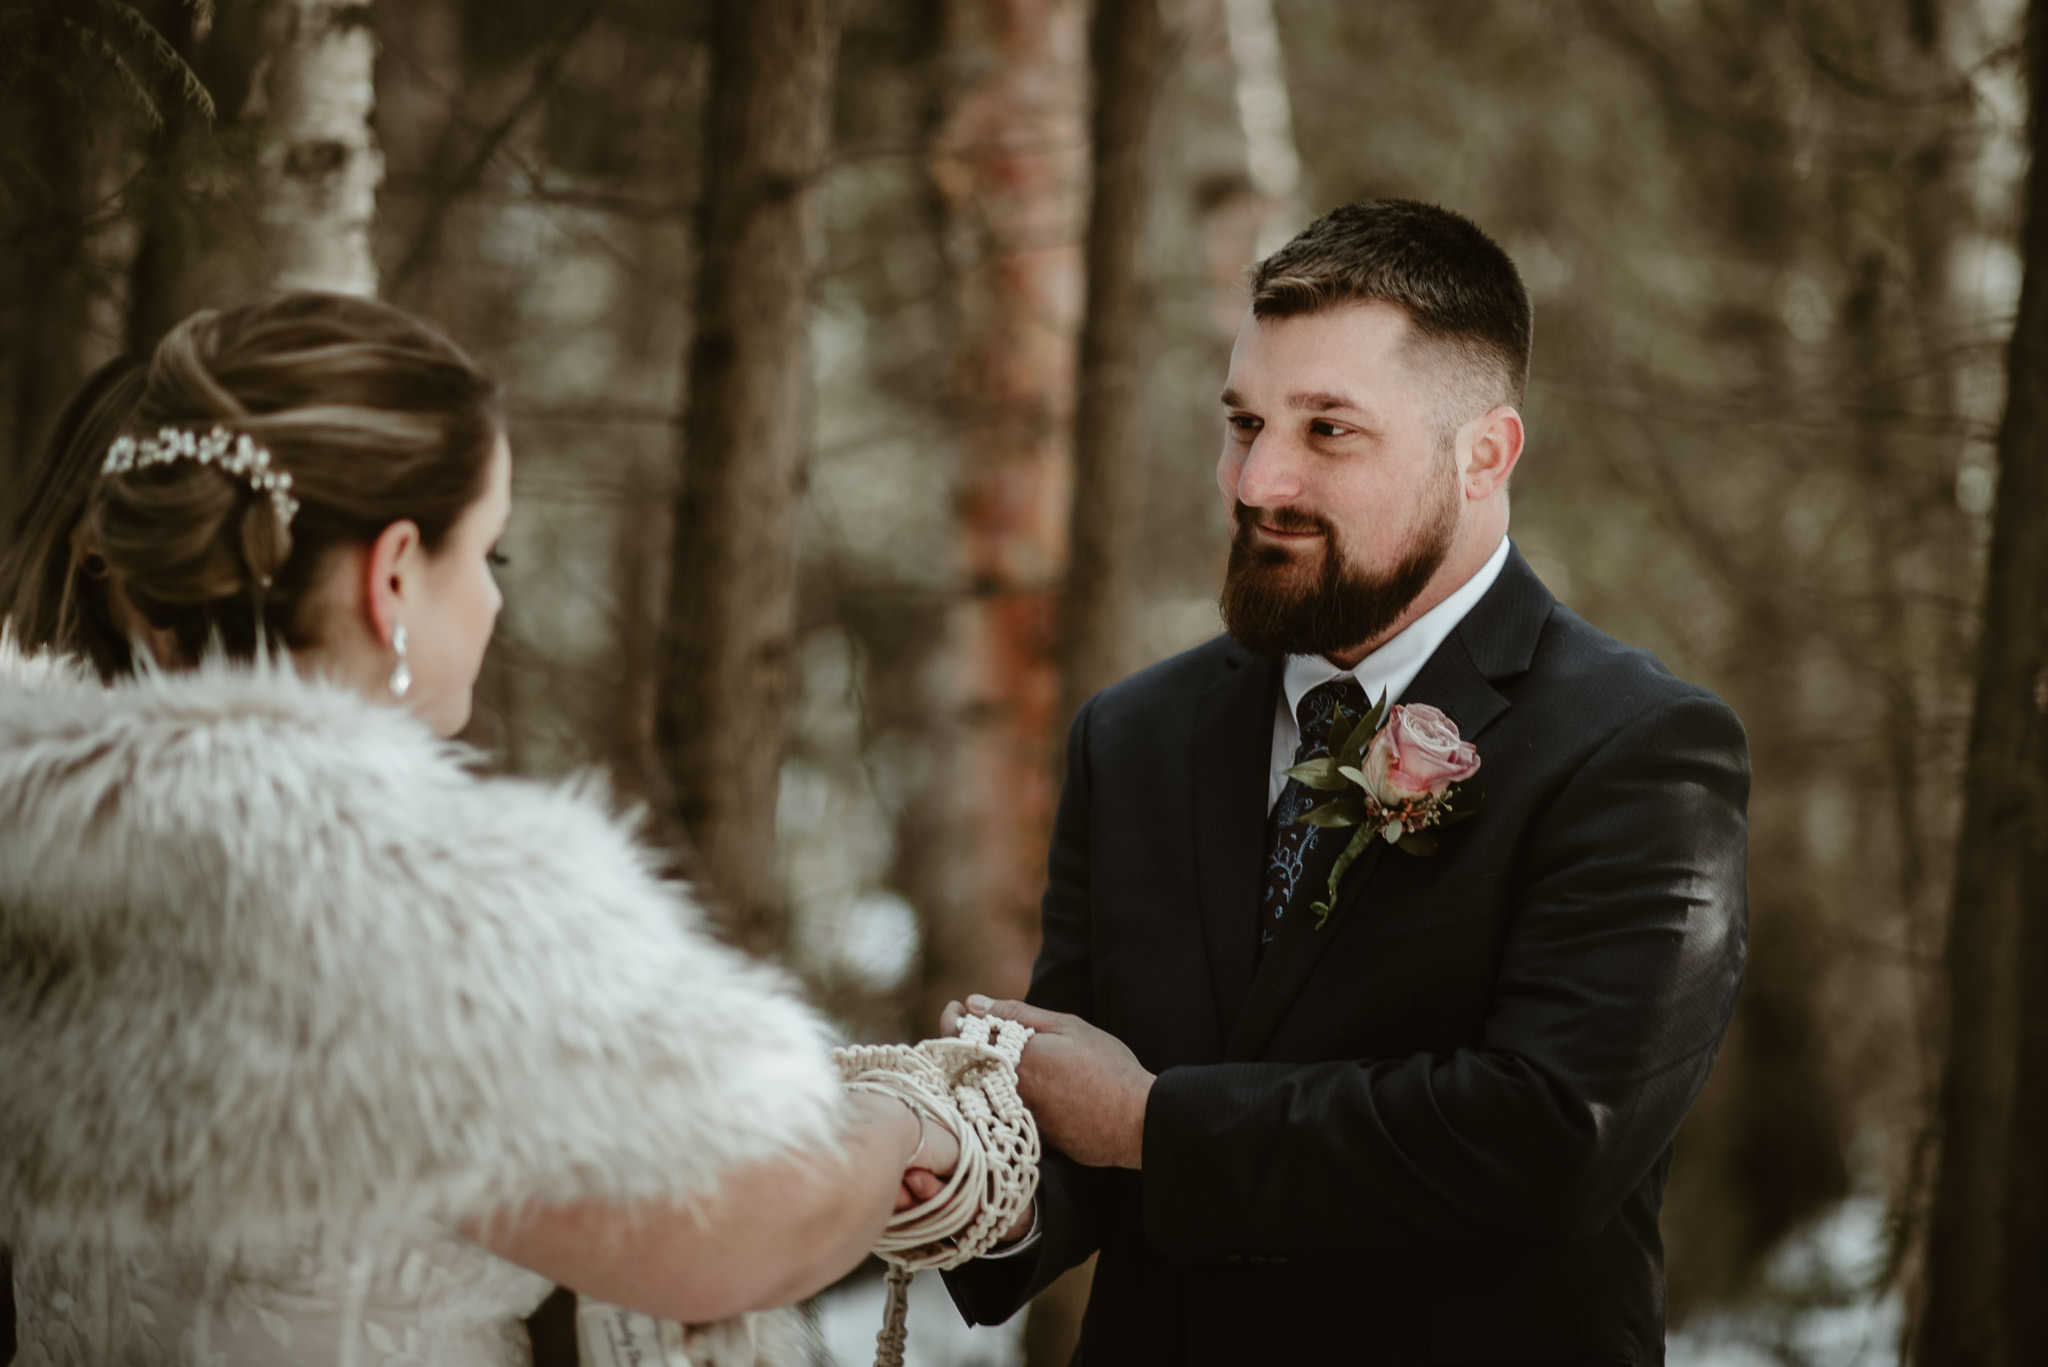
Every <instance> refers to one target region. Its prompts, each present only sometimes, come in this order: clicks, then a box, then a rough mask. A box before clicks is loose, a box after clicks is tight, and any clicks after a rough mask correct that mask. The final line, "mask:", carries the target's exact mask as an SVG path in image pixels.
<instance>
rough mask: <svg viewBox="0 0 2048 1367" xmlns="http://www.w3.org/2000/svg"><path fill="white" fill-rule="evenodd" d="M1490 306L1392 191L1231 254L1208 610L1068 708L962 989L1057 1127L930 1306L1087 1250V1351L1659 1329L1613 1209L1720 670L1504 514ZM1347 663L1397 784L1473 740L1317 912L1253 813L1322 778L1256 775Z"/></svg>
mask: <svg viewBox="0 0 2048 1367" xmlns="http://www.w3.org/2000/svg"><path fill="white" fill-rule="evenodd" d="M1529 331H1530V320H1529V304H1528V297H1527V295H1526V293H1525V292H1524V290H1523V288H1522V283H1521V280H1520V278H1519V277H1518V276H1517V274H1516V272H1515V268H1514V266H1513V265H1512V263H1511V262H1510V261H1509V260H1508V258H1507V256H1506V255H1505V254H1504V253H1503V252H1502V251H1501V250H1500V248H1499V247H1498V246H1496V245H1495V244H1494V243H1493V242H1492V241H1491V240H1490V239H1489V238H1488V237H1487V236H1486V235H1485V234H1484V233H1483V232H1481V231H1480V230H1479V229H1478V228H1477V227H1475V226H1474V225H1473V224H1471V223H1469V222H1467V221H1466V220H1465V219H1463V218H1460V217H1459V216H1457V215H1455V214H1452V213H1449V212H1446V211H1445V210H1442V209H1438V208H1433V207H1430V206H1427V205H1422V204H1415V203H1409V202H1405V201H1399V200H1381V201H1374V202H1369V203H1364V204H1356V205H1351V206H1349V207H1346V208H1343V209H1339V210H1337V211H1336V212H1334V213H1332V214H1330V215H1328V216H1327V217H1325V218H1323V219H1321V220H1320V221H1318V222H1316V223H1314V224H1312V225H1311V226H1310V227H1309V228H1307V229H1306V230H1305V231H1304V232H1302V234H1301V235H1300V236H1299V237H1297V238H1295V239H1294V240H1293V241H1292V242H1290V243H1289V244H1287V245H1286V246H1285V247H1283V248H1281V249H1280V251H1278V252H1276V253H1275V254H1274V255H1273V256H1271V257H1269V258H1268V259H1267V260H1266V261H1265V262H1263V263H1262V264H1261V265H1260V266H1259V267H1258V268H1257V271H1256V273H1255V276H1254V280H1253V297H1252V307H1251V312H1250V315H1249V316H1248V317H1247V318H1246V320H1245V323H1244V325H1243V327H1242V328H1241V329H1240V331H1239V334H1238V339H1237V345H1236V349H1235V351H1234V353H1233V355H1232V357H1231V365H1230V377H1229V382H1228V384H1227V386H1226V387H1225V389H1224V391H1223V395H1222V414H1221V417H1222V427H1223V453H1222V458H1221V461H1220V462H1219V465H1218V468H1217V481H1218V483H1219V485H1220V486H1221V489H1222V494H1223V498H1224V501H1225V503H1226V505H1227V506H1229V507H1230V508H1231V509H1232V516H1233V520H1234V526H1235V537H1234V540H1233V542H1232V546H1231V554H1230V563H1229V570H1228V574H1227V581H1226V585H1225V588H1224V592H1223V614H1224V620H1225V623H1226V625H1227V626H1228V627H1229V630H1230V634H1229V635H1228V636H1225V637H1221V638H1218V639H1217V640H1214V641H1211V642H1210V643H1209V644H1207V645H1204V646H1200V647H1197V648H1196V649H1194V650H1191V651H1189V652H1187V653H1186V654H1184V655H1180V656H1177V657H1175V658H1173V659H1171V660H1168V661H1166V662H1164V663H1163V664H1159V665H1156V666H1154V667H1153V668H1151V669H1149V670H1146V671H1145V672H1144V673H1141V674H1139V675H1137V676H1135V677H1134V678H1131V679H1128V680H1126V681H1125V682H1123V683H1121V684H1118V685H1117V686H1115V687H1113V688H1110V689H1108V690H1106V691H1104V692H1103V693H1101V694H1099V695H1098V696H1096V697H1095V698H1094V699H1093V700H1092V701H1090V702H1089V703H1088V705H1087V706H1086V707H1084V708H1083V709H1082V710H1081V713H1080V715H1079V716H1078V717H1077V718H1076V720H1075V722H1074V727H1073V732H1072V737H1071V740H1070V742H1069V746H1068V755H1067V777H1066V792H1065V795H1064V797H1063V799H1062V801H1061V805H1060V812H1059V819H1058V823H1057V828H1056V830H1055V833H1054V837H1053V847H1052V858H1051V877H1050V885H1049V887H1048V888H1047V891H1046V894H1045V901H1044V912H1043V917H1044V949H1043V951H1042V953H1041V954H1040V956H1039V959H1038V964H1037V968H1036V970H1035V972H1034V973H1033V975H1032V983H1031V991H1030V994H1029V1005H1025V1004H1023V1003H1015V1002H994V1003H990V1002H988V1001H986V1000H985V999H981V998H974V999H970V1002H969V1003H968V1008H969V1009H972V1010H977V1011H980V1010H993V1011H995V1012H996V1013H998V1014H1001V1015H1006V1016H1014V1017H1016V1018H1017V1019H1020V1020H1023V1021H1024V1022H1026V1023H1027V1024H1030V1025H1032V1026H1034V1027H1036V1028H1037V1029H1038V1031H1039V1032H1040V1033H1039V1034H1038V1035H1037V1036H1036V1037H1035V1038H1034V1039H1033V1041H1032V1043H1031V1045H1030V1047H1029V1049H1028V1051H1027V1052H1026V1054H1025V1056H1024V1062H1023V1066H1022V1068H1021V1069H1020V1073H1019V1078H1020V1084H1021V1087H1022V1089H1023V1091H1024V1095H1025V1099H1026V1100H1027V1101H1028V1102H1029V1103H1030V1105H1031V1107H1032V1109H1033V1111H1034V1112H1035V1113H1036V1114H1037V1116H1038V1119H1039V1124H1040V1127H1041V1130H1042V1133H1043V1136H1044V1138H1045V1140H1046V1142H1047V1145H1048V1148H1049V1150H1057V1152H1054V1153H1051V1155H1050V1156H1049V1157H1048V1158H1047V1159H1046V1160H1045V1162H1044V1164H1043V1166H1042V1168H1041V1179H1042V1181H1041V1186H1040V1192H1039V1202H1038V1209H1037V1212H1036V1220H1035V1225H1034V1227H1033V1228H1032V1229H1031V1230H1030V1232H1028V1233H1026V1232H1025V1231H1024V1230H1023V1229H1021V1228H1020V1229H1019V1230H1017V1231H1014V1232H1015V1233H1016V1234H1018V1235H1020V1236H1022V1237H1021V1238H1020V1239H1019V1240H1018V1241H1017V1242H1016V1243H1014V1244H1012V1245H1011V1246H1010V1247H1008V1248H1005V1249H1000V1250H998V1253H999V1254H1001V1255H1003V1256H1000V1257H996V1258H989V1259H984V1260H979V1261H977V1262H974V1263H971V1264H969V1265H968V1266H967V1267H964V1268H962V1269H960V1270H958V1271H956V1272H954V1273H951V1274H949V1275H948V1283H949V1285H950V1287H951V1289H952V1293H953V1296H954V1299H955V1301H956V1302H957V1303H958V1304H959V1306H960V1308H961V1310H962V1312H963V1313H964V1314H965V1315H966V1316H967V1318H968V1319H969V1320H970V1321H971V1322H976V1323H993V1322H997V1321H1001V1320H1004V1319H1007V1318H1008V1317H1009V1316H1011V1315H1012V1314H1014V1313H1015V1312H1016V1311H1017V1309H1018V1308H1019V1307H1020V1306H1022V1305H1023V1304H1024V1303H1025V1302H1026V1301H1028V1300H1029V1299H1030V1298H1031V1297H1032V1296H1034V1295H1035V1294H1037V1293H1038V1292H1039V1291H1040V1290H1042V1289H1043V1288H1044V1287H1045V1286H1046V1285H1047V1284H1048V1283H1049V1282H1050V1281H1051V1280H1052V1279H1053V1278H1054V1277H1056V1276H1057V1275H1059V1273H1061V1272H1062V1271H1064V1270H1065V1269H1067V1268H1069V1267H1072V1266H1074V1265H1075V1264H1076V1263H1079V1262H1081V1261H1082V1260H1083V1259H1084V1258H1086V1257H1087V1256H1088V1255H1089V1254H1091V1253H1095V1252H1097V1251H1099V1252H1100V1254H1101V1258H1100V1261H1099V1262H1098V1264H1097V1266H1096V1270H1095V1279H1094V1292H1093V1298H1092V1300H1091V1301H1090V1303H1089V1306H1088V1312H1087V1316H1086V1319H1085V1321H1084V1324H1083V1327H1082V1332H1081V1347H1080V1353H1079V1357H1078V1359H1077V1360H1080V1361H1084V1362H1086V1363H1087V1364H1089V1367H1105V1365H1107V1367H1125V1365H1126V1364H1143V1363H1174V1364H1177V1363H1202V1364H1208V1363H1215V1364H1224V1363H1229V1364H1244V1363H1296V1362H1299V1363H1339V1362H1341V1363H1352V1362H1358V1363H1374V1364H1390V1365H1392V1367H1400V1365H1401V1364H1421V1363H1491V1364H1503V1363H1528V1364H1536V1363H1543V1364H1550V1365H1551V1367H1562V1365H1563V1364H1588V1365H1590V1364H1648V1363H1661V1362H1662V1361H1663V1353H1664V1254H1663V1245H1662V1243H1661V1241H1660V1239H1659V1237H1658V1230H1657V1212H1658V1206H1659V1204H1660V1201H1661V1199H1662V1195H1663V1190H1664V1180H1665V1175H1666V1172H1667V1171H1668V1169H1669V1166H1670V1161H1671V1143H1672V1135H1673V1134H1674V1133H1675V1132H1676V1130H1677V1129H1678V1124H1679V1121H1680V1120H1681V1119H1683V1118H1684V1116H1685V1112H1686V1108H1687V1107H1688V1106H1689V1105H1690V1104H1691V1102H1692V1099H1693V1097H1694V1096H1695V1095H1696V1094H1697V1093H1698V1091H1699V1089H1700V1085H1701V1084H1702V1083H1703V1082H1704V1081H1705V1079H1706V1076H1707V1071H1708V1069H1709V1067H1710V1066H1711V1065H1712V1063H1713V1060H1714V1054H1715V1051H1716V1049H1717V1048H1718V1047H1719V1045H1720V1042H1721V1037H1722V1033H1723V1032H1724V1030H1725V1029H1726V1028H1727V1025H1728V1019H1729V1014H1730V1012H1731V1011H1732V1009H1733V1008H1734V1004H1735V996H1736V990H1737V986H1738V984H1739V982H1740V979H1741V975H1742V963H1743V949H1744V934H1745V907H1744V884H1743V858H1744V848H1743V847H1744V815H1743V811H1744V803H1745V801H1746V798H1747V794H1748V787H1749V766H1748V760H1747V755H1746V751H1745V747H1744V741H1743V734H1742V729H1741V726H1740V725H1739V723H1738V722H1737V721H1736V719H1735V717H1734V715H1733V714H1732V713H1731V712H1730V711H1729V710H1728V708H1727V707H1725V706H1724V705H1723V704H1722V703H1720V702H1719V701H1718V700H1717V699H1715V698H1714V697H1713V696H1712V695H1710V694H1708V693H1706V692H1704V691H1703V690H1701V689H1699V688H1696V687H1694V686H1692V685H1690V684H1687V683H1684V682H1682V681H1680V680H1678V679H1675V678H1673V677H1672V676H1671V675H1670V674H1669V673H1667V672H1665V670H1664V669H1663V668H1662V667H1661V666H1660V665H1659V664H1658V663H1657V662H1656V660H1654V659H1652V658H1651V657H1650V656H1649V655H1647V654H1645V653H1644V652H1642V651H1640V650H1635V649H1632V648H1630V647H1628V646H1624V645H1622V644H1620V643H1618V642H1616V641H1614V640H1612V639H1611V638H1609V637H1607V636H1605V635H1603V634H1601V633H1600V632H1599V631H1597V630H1595V629H1594V628H1593V627H1591V626H1589V625H1587V624H1586V623H1585V622H1584V621H1583V620H1581V619H1580V618H1579V617H1577V616H1576V615H1574V614H1573V613H1572V612H1571V611H1570V610H1569V609H1567V608H1565V607H1563V606H1561V605H1560V604H1559V603H1558V602H1557V601H1556V600H1555V599H1554V598H1552V597H1551V595H1550V593H1549V591H1548V590H1546V589H1545V588H1544V586H1543V584H1542V583H1541V582H1540V581H1539V580H1538V579H1537V578H1536V576H1535V574H1534V573H1532V572H1531V571H1530V569H1529V566H1528V564H1527V563H1526V562H1525V561H1524V560H1523V559H1522V557H1521V556H1520V555H1519V554H1518V553H1517V552H1516V551H1515V549H1514V547H1513V546H1512V545H1511V544H1510V543H1509V541H1508V540H1507V527H1508V480H1509V476H1510V475H1511V474H1512V473H1513V471H1514V469H1515V464H1516V461H1517V460H1518V459H1519V458H1520V456H1521V454H1522V439H1523V433H1522V418H1521V414H1520V412H1519V408H1520V404H1521V401H1522V390H1523V384H1524V380H1525V377H1526V375H1527V370H1528V358H1529ZM1382 696H1385V697H1386V698H1387V699H1389V700H1390V702H1393V703H1400V704H1405V705H1408V706H1410V707H1415V706H1416V705H1421V704H1427V705H1428V706H1429V707H1432V708H1437V709H1441V712H1442V714H1443V716H1444V717H1446V718H1448V723H1449V724H1453V725H1455V726H1456V728H1457V731H1458V733H1459V736H1458V737H1455V738H1454V737H1451V736H1450V735H1449V734H1448V733H1447V732H1445V731H1444V730H1443V729H1442V724H1441V723H1437V724H1434V725H1433V724H1432V720H1433V719H1432V717H1431V714H1430V713H1428V712H1427V711H1422V710H1417V711H1414V712H1409V711H1406V710H1404V711H1403V712H1402V713H1400V714H1397V716H1396V719H1395V720H1394V722H1392V723H1391V724H1390V726H1391V727H1392V728H1394V739H1397V740H1399V741H1402V742H1404V745H1405V748H1404V749H1403V751H1402V758H1401V761H1400V764H1399V765H1398V766H1397V767H1400V768H1403V769H1411V770H1413V771H1414V773H1415V774H1419V775H1420V778H1419V779H1418V780H1417V781H1418V782H1421V781H1422V780H1426V779H1427V778H1428V777H1429V774H1430V770H1429V767H1428V762H1429V761H1430V760H1431V759H1436V760H1440V761H1443V762H1444V764H1442V765H1439V767H1438V769H1437V770H1436V773H1437V775H1438V777H1439V778H1442V777H1444V776H1445V775H1448V774H1456V773H1462V772H1463V771H1464V769H1465V768H1469V760H1467V761H1466V762H1465V763H1464V764H1463V765H1462V766H1461V765H1460V762H1459V761H1460V754H1461V752H1459V751H1458V750H1457V744H1458V743H1459V741H1460V740H1462V741H1463V742H1470V743H1472V744H1473V745H1474V746H1476V752H1477V758H1478V762H1479V768H1478V771H1477V773H1476V774H1475V775H1473V776H1472V777H1471V778H1470V779H1469V780H1468V781H1467V782H1466V783H1465V785H1464V787H1465V790H1466V791H1465V793H1464V794H1463V797H1462V799H1461V803H1460V805H1461V806H1464V807H1467V808H1471V809H1473V815H1472V816H1471V817H1470V819H1468V820H1464V821H1461V822H1460V823H1458V824H1456V825H1451V826H1446V827H1443V828H1441V829H1438V830H1435V831H1432V832H1430V834H1431V835H1432V836H1433V837H1434V839H1435V841H1436V846H1437V848H1436V850H1435V852H1434V853H1430V854H1422V853H1418V852H1416V851H1415V850H1413V849H1411V848H1407V847H1397V846H1394V845H1390V844H1388V843H1387V842H1386V841H1385V840H1383V839H1381V838H1379V837H1378V836H1377V835H1375V836H1373V837H1372V838H1371V839H1370V843H1369V845H1368V847H1367V850H1366V852H1365V853H1364V854H1363V855H1362V856H1361V857H1360V858H1358V859H1357V861H1356V863H1355V864H1353V865H1352V866H1351V867H1350V868H1349V870H1348V871H1347V872H1346V873H1345V874H1344V875H1343V877H1342V879H1341V881H1340V882H1339V883H1338V885H1337V888H1336V895H1335V897H1334V899H1332V904H1331V905H1330V907H1329V911H1328V915H1327V917H1326V918H1319V916H1318V915H1317V913H1316V912H1315V911H1313V910H1312V907H1313V905H1314V904H1315V903H1317V902H1319V901H1323V900H1324V899H1325V898H1326V897H1327V896H1328V884H1329V881H1330V874H1331V870H1332V867H1333V864H1334V861H1335V858H1336V855H1337V852H1338V850H1340V849H1341V848H1342V847H1343V846H1344V845H1345V844H1346V843H1347V842H1348V841H1349V840H1350V839H1351V836H1352V834H1353V830H1352V829H1351V828H1345V827H1336V828H1323V827H1317V826H1311V825H1305V824H1303V823H1299V822H1297V821H1295V820H1293V818H1294V817H1295V816H1296V815H1297V814H1300V813H1302V812H1304V811H1307V810H1311V809H1313V808H1314V807H1317V806H1319V805H1323V804H1327V803H1329V802H1331V801H1333V800H1336V799H1338V798H1339V797H1340V796H1342V795H1340V794H1337V793H1329V792H1322V791H1318V790H1316V789H1314V788H1311V787H1306V786H1305V785H1303V784H1302V783H1301V782H1300V781H1299V780H1298V779H1290V778H1289V777H1288V776H1287V774H1286V773H1285V770H1287V769H1288V768H1290V767H1291V766H1293V765H1295V764H1297V763H1300V762H1302V761H1304V760H1310V759H1314V758H1317V757H1319V756H1322V755H1326V754H1327V753H1328V751H1329V747H1330V745H1331V743H1332V736H1331V731H1332V723H1333V718H1334V719H1336V724H1337V725H1338V726H1339V727H1340V728H1341V727H1342V726H1343V725H1344V719H1346V718H1349V717H1352V716H1356V715H1358V714H1359V713H1361V712H1363V711H1364V710H1365V709H1366V707H1367V705H1368V702H1369V701H1376V700H1378V699H1379V698H1381V697H1382ZM1418 754H1419V755H1420V759H1417V758H1416V756H1417V755H1418ZM1411 776H1412V775H1411ZM1352 800H1353V801H1354V802H1355V801H1356V800H1357V799H1356V797H1355V790H1354V797H1353V798H1352ZM1395 834H1397V835H1398V834H1399V832H1398V831H1396V832H1395ZM954 1010H957V1008H949V1013H948V1014H949V1016H951V1015H952V1014H953V1012H954ZM948 1025H949V1027H950V1020H949V1022H948Z"/></svg>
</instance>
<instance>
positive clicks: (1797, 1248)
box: [1666, 1197, 1904, 1367]
mask: <svg viewBox="0 0 2048 1367" xmlns="http://www.w3.org/2000/svg"><path fill="white" fill-rule="evenodd" d="M1884 1216H1885V1207H1884V1202H1883V1201H1882V1200H1880V1199H1878V1198H1876V1197H1856V1198H1853V1199H1851V1200H1848V1201H1845V1202H1843V1203H1842V1204H1841V1205H1839V1206H1837V1207H1836V1208H1835V1209H1834V1210H1833V1211H1831V1212H1830V1213H1829V1214H1828V1215H1826V1216H1824V1217H1823V1218H1821V1219H1820V1220H1819V1221H1817V1222H1816V1223H1815V1224H1814V1225H1813V1226H1812V1227H1811V1228H1810V1229H1808V1230H1807V1231H1806V1232H1805V1233H1803V1234H1801V1235H1798V1236H1795V1237H1794V1238H1792V1239H1791V1240H1789V1241H1787V1242H1786V1244H1785V1245H1784V1246H1783V1247H1782V1248H1780V1249H1779V1250H1778V1251H1777V1252H1776V1253H1774V1254H1773V1255H1772V1257H1771V1262H1770V1265H1769V1267H1768V1268H1767V1269H1766V1271H1765V1276H1764V1290H1763V1293H1762V1294H1761V1295H1759V1296H1758V1297H1757V1298H1756V1300H1755V1302H1754V1303H1753V1304H1752V1305H1749V1306H1745V1307H1743V1308H1741V1309H1735V1310H1725V1311H1719V1312H1716V1313H1714V1314H1711V1315H1701V1316H1698V1317H1696V1318H1694V1319H1693V1320H1692V1321H1690V1322H1689V1323H1688V1324H1687V1325H1686V1326H1685V1328H1684V1329H1683V1330H1680V1331H1678V1332H1675V1333H1673V1334H1672V1335H1671V1336H1670V1342H1669V1343H1668V1345H1667V1347H1666V1363H1667V1367H1786V1364H1788V1363H1790V1364H1798V1365H1799V1367H1898V1363H1899V1333H1900V1330H1901V1329H1902V1327H1903V1325H1904V1310H1903V1308H1902V1307H1901V1305H1900V1302H1899V1297H1898V1293H1897V1292H1895V1291H1892V1292H1887V1293H1885V1294H1884V1295H1881V1296H1880V1295H1876V1294H1874V1293H1873V1292H1872V1290H1871V1288H1872V1287H1873V1286H1874V1285H1875V1283H1876V1282H1877V1279H1878V1277H1879V1275H1880V1273H1881V1272H1882V1269H1883V1267H1884V1258H1885V1231H1884Z"/></svg>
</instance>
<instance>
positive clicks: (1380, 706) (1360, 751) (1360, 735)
mask: <svg viewBox="0 0 2048 1367" xmlns="http://www.w3.org/2000/svg"><path fill="white" fill-rule="evenodd" d="M1386 715H1387V695H1386V694H1385V693H1382V694H1380V700H1379V701H1378V702H1376V703H1374V704H1373V705H1372V706H1371V707H1369V708H1367V709H1366V712H1365V715H1364V716H1362V717H1360V718H1359V719H1358V724H1357V725H1356V726H1354V727H1352V728H1351V729H1350V730H1349V731H1347V732H1345V733H1344V739H1343V740H1342V741H1341V742H1339V741H1337V740H1336V738H1335V736H1334V735H1333V736H1332V738H1331V744H1330V754H1331V755H1332V756H1333V757H1334V758H1335V759H1336V761H1337V762H1338V763H1339V764H1349V765H1351V766H1353V767H1354V768H1355V767H1357V766H1358V765H1359V764H1361V763H1363V762H1364V760H1365V752H1366V751H1367V750H1369V749H1370V748H1372V738H1373V737H1374V736H1376V735H1378V734H1379V730H1380V723H1381V722H1382V721H1384V720H1385V719H1386Z"/></svg>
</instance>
